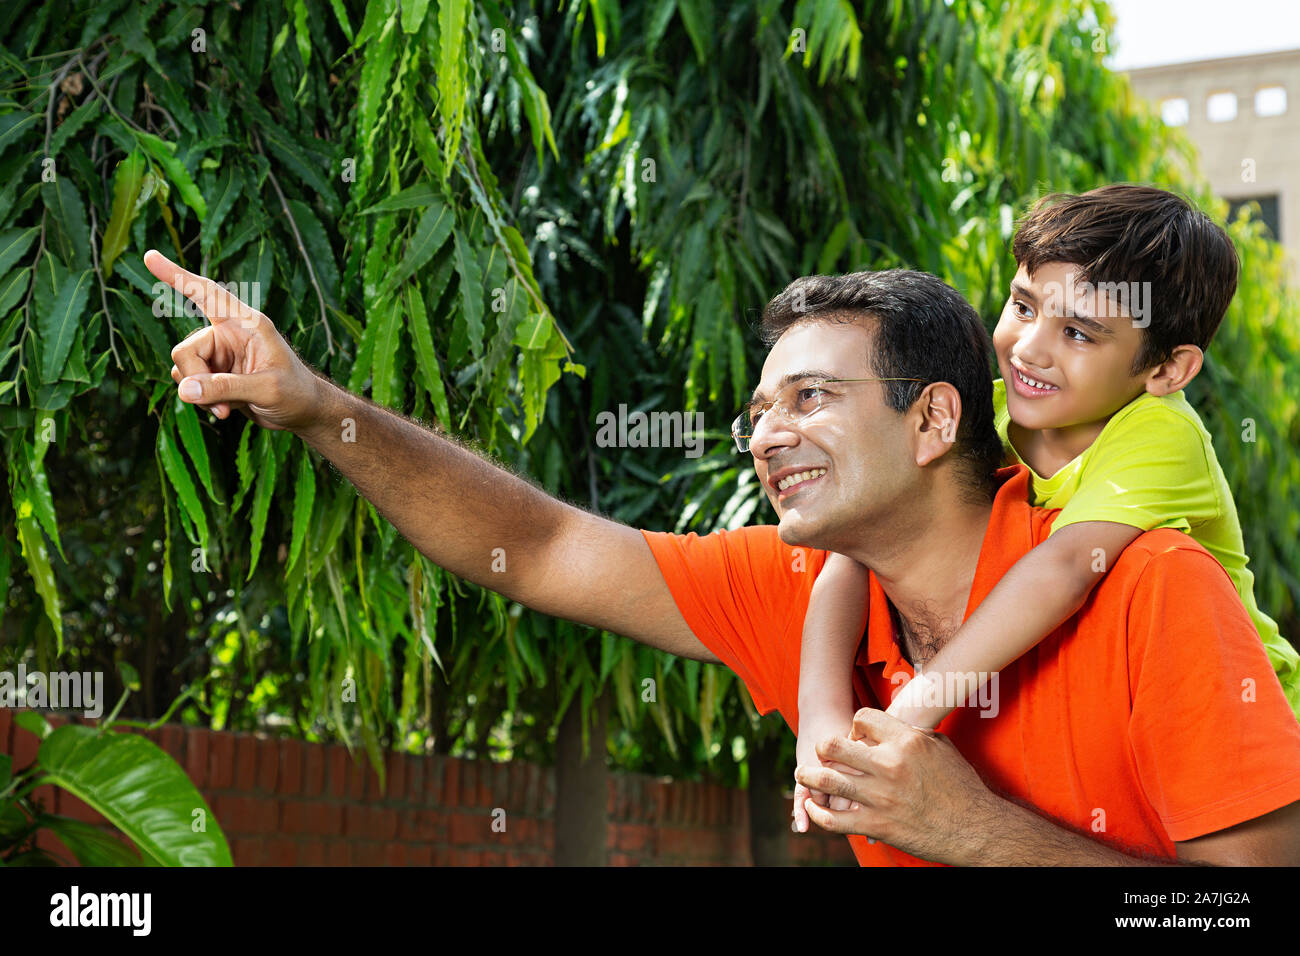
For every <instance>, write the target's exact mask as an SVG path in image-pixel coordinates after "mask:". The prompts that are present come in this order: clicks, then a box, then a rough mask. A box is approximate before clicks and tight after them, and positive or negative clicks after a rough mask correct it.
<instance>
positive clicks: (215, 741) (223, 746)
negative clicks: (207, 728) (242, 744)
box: [208, 731, 235, 790]
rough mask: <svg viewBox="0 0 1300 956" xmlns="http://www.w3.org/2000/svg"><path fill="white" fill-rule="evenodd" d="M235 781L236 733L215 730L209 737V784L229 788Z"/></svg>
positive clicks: (219, 787)
mask: <svg viewBox="0 0 1300 956" xmlns="http://www.w3.org/2000/svg"><path fill="white" fill-rule="evenodd" d="M234 782H235V738H234V735H232V734H228V733H222V732H217V731H213V732H212V733H211V734H210V735H209V737H208V785H209V786H210V787H213V788H214V789H218V790H227V789H229V788H230V787H231V786H233V785H234Z"/></svg>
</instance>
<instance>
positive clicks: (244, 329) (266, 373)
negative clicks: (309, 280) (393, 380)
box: [144, 249, 320, 431]
mask: <svg viewBox="0 0 1300 956" xmlns="http://www.w3.org/2000/svg"><path fill="white" fill-rule="evenodd" d="M144 264H145V266H146V267H147V268H148V270H149V271H150V272H152V273H153V274H154V275H155V276H156V277H157V278H158V279H160V280H161V281H163V282H165V283H167V284H168V285H170V286H172V287H173V288H175V289H179V290H180V292H181V293H182V294H184V295H185V296H186V297H187V298H188V299H189V300H190V301H191V302H193V303H194V304H195V305H197V306H198V307H199V309H200V310H201V311H202V313H203V315H204V316H205V317H206V318H207V319H208V321H209V322H211V325H207V326H204V327H203V328H201V329H199V330H198V331H197V332H194V333H193V334H191V335H190V336H189V337H188V338H186V339H185V341H183V342H181V343H180V344H179V345H177V346H176V347H175V348H174V349H172V361H173V362H175V363H176V364H175V365H173V366H172V379H173V380H174V381H176V382H177V383H178V384H179V385H180V389H179V393H180V397H181V400H182V401H186V402H189V403H190V404H192V405H198V406H199V407H201V408H205V409H207V410H209V411H211V412H212V413H213V414H214V415H216V416H217V417H218V418H228V417H230V411H231V409H232V408H237V409H239V410H240V411H242V412H243V413H244V414H245V415H247V416H248V417H249V418H251V419H252V420H253V421H255V422H256V423H257V424H259V425H261V426H262V427H263V428H270V429H273V430H277V431H279V430H284V429H290V430H296V429H299V428H303V427H305V426H307V425H308V424H310V423H311V421H312V416H313V414H314V413H315V411H316V410H317V408H318V407H319V404H320V397H319V390H318V389H319V385H320V379H318V378H317V377H316V376H315V375H314V374H313V373H312V371H311V370H310V369H309V368H307V366H306V365H304V364H303V362H302V360H301V359H299V358H298V355H297V353H295V352H294V350H293V349H292V348H290V346H289V343H288V342H286V341H285V340H284V337H283V336H281V335H280V333H279V332H278V331H276V328H275V326H274V325H272V324H271V320H270V319H268V318H267V317H266V316H265V315H263V314H262V313H261V312H258V311H257V310H256V309H253V308H250V307H249V306H248V305H246V304H245V303H244V302H241V301H240V300H239V298H238V297H237V296H235V295H233V294H231V293H230V292H228V291H227V290H225V289H223V288H222V287H221V286H219V285H218V284H217V283H215V282H213V281H212V280H211V279H205V278H204V277H203V276H200V275H195V274H194V273H193V272H187V271H186V270H185V269H182V268H181V267H180V266H178V265H176V263H174V262H172V261H171V260H170V259H168V258H167V257H166V256H164V255H163V254H162V253H160V252H158V251H157V250H156V249H150V250H149V251H148V252H146V253H145V254H144Z"/></svg>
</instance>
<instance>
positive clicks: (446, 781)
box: [442, 757, 462, 807]
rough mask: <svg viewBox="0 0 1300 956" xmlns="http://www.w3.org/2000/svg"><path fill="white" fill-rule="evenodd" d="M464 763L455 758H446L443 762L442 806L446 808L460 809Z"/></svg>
mask: <svg viewBox="0 0 1300 956" xmlns="http://www.w3.org/2000/svg"><path fill="white" fill-rule="evenodd" d="M461 766H462V761H460V760H458V759H457V758H455V757H446V758H444V760H443V768H442V770H443V774H442V805H443V806H444V807H459V806H461V805H462V804H461V802H460V771H461Z"/></svg>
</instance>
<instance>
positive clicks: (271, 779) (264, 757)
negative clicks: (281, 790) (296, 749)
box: [255, 740, 280, 793]
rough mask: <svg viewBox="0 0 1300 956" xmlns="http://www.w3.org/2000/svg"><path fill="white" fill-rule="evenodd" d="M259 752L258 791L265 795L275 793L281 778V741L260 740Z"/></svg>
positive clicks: (257, 750)
mask: <svg viewBox="0 0 1300 956" xmlns="http://www.w3.org/2000/svg"><path fill="white" fill-rule="evenodd" d="M255 749H256V752H257V789H258V790H261V791H262V792H264V793H275V792H276V784H277V783H278V782H279V778H280V741H278V740H258V741H257V742H256V748H255Z"/></svg>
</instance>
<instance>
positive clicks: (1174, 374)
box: [1146, 345, 1205, 396]
mask: <svg viewBox="0 0 1300 956" xmlns="http://www.w3.org/2000/svg"><path fill="white" fill-rule="evenodd" d="M1204 361H1205V353H1204V352H1202V351H1201V350H1200V349H1199V348H1197V347H1196V346H1195V345H1180V346H1178V347H1177V348H1176V349H1174V353H1173V355H1171V356H1169V358H1167V359H1165V361H1163V362H1161V363H1160V364H1159V365H1157V366H1156V367H1155V368H1153V369H1151V371H1150V372H1148V373H1147V379H1146V390H1147V391H1148V392H1150V393H1151V394H1152V395H1157V396H1165V395H1172V394H1173V393H1174V392H1176V391H1178V390H1179V389H1181V388H1184V387H1185V386H1186V385H1187V383H1188V382H1190V381H1191V380H1192V379H1194V378H1196V375H1197V373H1198V372H1200V370H1201V364H1202V363H1203V362H1204Z"/></svg>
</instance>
